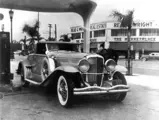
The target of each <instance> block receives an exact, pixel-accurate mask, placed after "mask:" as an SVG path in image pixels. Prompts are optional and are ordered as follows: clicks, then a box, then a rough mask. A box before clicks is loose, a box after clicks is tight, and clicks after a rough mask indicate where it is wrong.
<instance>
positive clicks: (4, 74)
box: [0, 32, 13, 84]
mask: <svg viewBox="0 0 159 120" xmlns="http://www.w3.org/2000/svg"><path fill="white" fill-rule="evenodd" d="M9 38H10V34H9V32H0V84H1V83H2V84H9V83H10V80H11V79H13V74H11V72H10V39H9Z"/></svg>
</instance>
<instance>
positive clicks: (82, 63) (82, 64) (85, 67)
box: [78, 59, 90, 72]
mask: <svg viewBox="0 0 159 120" xmlns="http://www.w3.org/2000/svg"><path fill="white" fill-rule="evenodd" d="M78 66H79V69H80V71H81V72H87V71H88V70H89V68H90V64H89V62H88V61H87V60H86V59H83V60H81V61H80V62H79V64H78Z"/></svg>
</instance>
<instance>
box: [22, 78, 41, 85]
mask: <svg viewBox="0 0 159 120" xmlns="http://www.w3.org/2000/svg"><path fill="white" fill-rule="evenodd" d="M25 80H26V81H28V82H30V83H32V84H35V85H40V84H41V83H38V82H35V81H32V80H30V79H25Z"/></svg>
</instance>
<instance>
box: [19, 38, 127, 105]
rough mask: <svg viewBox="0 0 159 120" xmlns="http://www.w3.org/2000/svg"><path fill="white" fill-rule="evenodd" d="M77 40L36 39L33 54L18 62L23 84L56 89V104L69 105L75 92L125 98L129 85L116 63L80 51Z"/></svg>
mask: <svg viewBox="0 0 159 120" xmlns="http://www.w3.org/2000/svg"><path fill="white" fill-rule="evenodd" d="M80 50H81V46H80V44H79V43H71V42H62V41H61V42H52V41H46V42H39V43H37V45H36V50H35V53H32V54H29V55H28V56H27V58H26V59H25V60H23V61H21V62H20V63H19V65H18V69H17V73H18V74H19V75H20V76H21V77H20V80H21V82H22V83H23V84H22V85H23V86H29V83H32V84H36V85H41V86H44V87H46V88H48V89H49V90H51V91H53V90H55V91H56V93H57V98H58V100H59V103H60V104H61V106H63V107H69V106H70V105H71V104H73V102H74V100H73V99H74V97H75V96H77V95H99V94H103V95H105V96H109V97H110V98H111V100H115V101H122V100H124V99H125V97H126V94H127V92H128V91H129V86H128V85H127V81H126V79H125V76H124V75H123V74H122V73H121V72H120V71H117V70H116V63H115V61H114V60H112V59H109V60H107V61H106V62H105V63H104V58H103V57H102V56H100V55H98V54H95V53H93V54H91V53H82V52H81V51H80Z"/></svg>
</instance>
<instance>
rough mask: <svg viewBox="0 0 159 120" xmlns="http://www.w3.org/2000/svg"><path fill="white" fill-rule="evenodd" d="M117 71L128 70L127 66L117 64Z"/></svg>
mask: <svg viewBox="0 0 159 120" xmlns="http://www.w3.org/2000/svg"><path fill="white" fill-rule="evenodd" d="M115 71H119V72H127V68H126V67H124V66H122V65H116V66H115Z"/></svg>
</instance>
